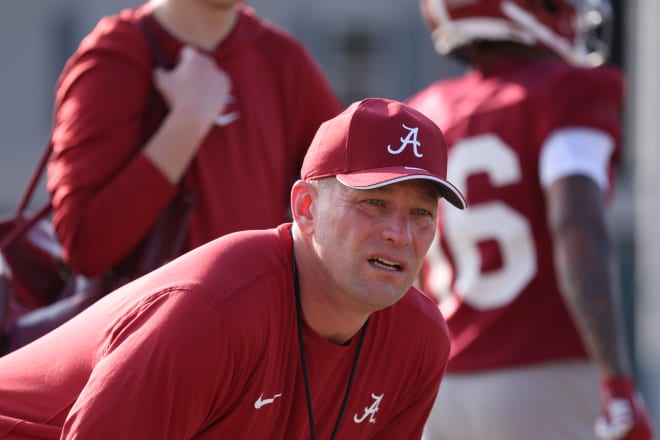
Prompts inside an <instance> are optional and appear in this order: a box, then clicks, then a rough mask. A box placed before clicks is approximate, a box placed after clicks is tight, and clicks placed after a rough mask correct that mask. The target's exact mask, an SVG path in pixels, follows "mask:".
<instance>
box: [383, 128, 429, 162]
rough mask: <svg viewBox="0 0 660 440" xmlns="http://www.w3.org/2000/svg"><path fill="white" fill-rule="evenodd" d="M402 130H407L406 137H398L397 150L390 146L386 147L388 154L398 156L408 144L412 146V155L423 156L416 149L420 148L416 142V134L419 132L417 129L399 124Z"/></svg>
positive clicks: (419, 144)
mask: <svg viewBox="0 0 660 440" xmlns="http://www.w3.org/2000/svg"><path fill="white" fill-rule="evenodd" d="M401 125H402V126H403V128H405V129H406V130H408V135H406V137H405V138H404V137H400V138H399V140H400V141H401V145H400V146H399V148H398V149H396V150H395V149H393V148H392V145H388V146H387V151H388V152H389V153H390V154H400V153H402V152H403V150H405V149H406V147H407V146H408V144H410V145H412V149H413V154H414V155H415V156H417V157H422V156H423V154H422V153H420V152H419V151H418V150H417V148H418V147H420V146H421V145H422V144H421V143H420V142H419V141H418V140H417V132H418V131H419V128H418V127H408V126H407V125H406V124H401Z"/></svg>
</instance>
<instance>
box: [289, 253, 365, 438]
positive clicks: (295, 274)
mask: <svg viewBox="0 0 660 440" xmlns="http://www.w3.org/2000/svg"><path fill="white" fill-rule="evenodd" d="M292 264H293V282H294V288H295V292H296V321H297V324H298V345H299V346H300V362H301V363H302V370H303V379H304V381H305V398H306V399H307V415H308V416H309V429H310V433H311V438H312V440H316V430H315V428H314V414H313V412H312V393H311V391H310V389H309V377H308V373H307V362H306V361H305V347H304V345H305V344H304V341H303V322H302V305H301V303H300V280H299V279H298V266H297V265H296V257H295V255H292ZM368 326H369V319H367V322H365V323H364V327H363V328H362V333H361V334H360V339H359V341H358V346H357V349H356V352H355V357H354V358H353V366H352V367H351V374H350V376H349V378H348V384H347V385H346V391H345V392H344V399H343V401H342V403H341V408H339V414H338V415H337V421H336V422H335V428H334V429H333V430H332V435H331V436H330V440H334V438H335V435H337V431H338V430H339V424H340V422H341V418H342V417H343V415H344V410H345V409H346V404H347V403H348V395H349V394H350V392H351V386H352V385H353V378H354V377H355V370H356V369H357V363H358V359H359V357H360V352H361V351H362V342H364V335H365V334H366V333H367V327H368Z"/></svg>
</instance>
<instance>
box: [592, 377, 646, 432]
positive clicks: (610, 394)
mask: <svg viewBox="0 0 660 440" xmlns="http://www.w3.org/2000/svg"><path fill="white" fill-rule="evenodd" d="M601 399H602V404H603V414H602V415H601V416H600V417H598V419H596V423H595V424H594V432H595V434H596V437H598V438H599V439H602V440H651V424H650V422H649V418H648V415H647V413H646V408H645V407H644V401H643V400H642V396H641V395H640V394H639V393H638V392H637V390H636V389H635V385H634V384H633V382H632V380H631V379H630V378H627V377H613V378H610V379H607V380H604V381H603V383H602V384H601Z"/></svg>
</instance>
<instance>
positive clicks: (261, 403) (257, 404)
mask: <svg viewBox="0 0 660 440" xmlns="http://www.w3.org/2000/svg"><path fill="white" fill-rule="evenodd" d="M281 395H282V394H275V395H274V396H273V397H272V398H268V399H264V398H263V397H264V395H263V394H262V395H261V396H259V398H258V399H257V400H256V401H255V402H254V407H255V408H256V409H259V408H261V407H263V406H266V405H269V404H271V403H273V402H274V401H275V399H277V398H278V397H280V396H281Z"/></svg>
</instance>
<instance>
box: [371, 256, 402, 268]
mask: <svg viewBox="0 0 660 440" xmlns="http://www.w3.org/2000/svg"><path fill="white" fill-rule="evenodd" d="M371 261H372V262H373V263H374V264H376V265H377V266H380V267H382V268H384V269H388V270H401V265H400V264H397V263H395V262H393V261H388V260H383V259H382V258H373V259H372V260H371Z"/></svg>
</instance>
